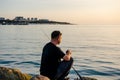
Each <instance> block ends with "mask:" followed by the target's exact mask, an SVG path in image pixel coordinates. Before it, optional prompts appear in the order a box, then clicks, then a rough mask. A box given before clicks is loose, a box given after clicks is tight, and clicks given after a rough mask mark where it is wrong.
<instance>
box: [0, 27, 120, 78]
mask: <svg viewBox="0 0 120 80" xmlns="http://www.w3.org/2000/svg"><path fill="white" fill-rule="evenodd" d="M53 30H60V31H61V32H62V33H63V40H62V43H61V44H60V45H59V46H60V47H61V49H62V50H63V51H64V52H65V51H66V49H71V50H72V56H73V58H74V68H75V69H76V70H77V71H78V72H79V74H80V75H81V76H88V77H94V78H97V79H98V80H120V26H119V25H107V26H106V25H105V26H104V25H18V26H17V25H4V26H3V25H0V66H5V67H11V68H17V69H20V70H21V71H22V72H24V73H28V74H39V66H40V60H41V53H42V48H43V46H44V45H45V44H46V43H47V42H49V41H50V40H49V38H50V34H51V32H52V31H53ZM70 76H72V77H75V76H76V75H75V72H74V70H73V69H71V72H70Z"/></svg>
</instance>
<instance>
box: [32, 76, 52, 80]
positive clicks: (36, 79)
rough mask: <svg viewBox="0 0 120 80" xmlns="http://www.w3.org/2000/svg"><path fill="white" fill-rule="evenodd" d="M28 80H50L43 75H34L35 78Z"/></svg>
mask: <svg viewBox="0 0 120 80" xmlns="http://www.w3.org/2000/svg"><path fill="white" fill-rule="evenodd" d="M30 80H50V79H49V78H48V77H46V76H43V75H36V76H34V77H32V78H31V79H30Z"/></svg>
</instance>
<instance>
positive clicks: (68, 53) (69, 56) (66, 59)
mask: <svg viewBox="0 0 120 80" xmlns="http://www.w3.org/2000/svg"><path fill="white" fill-rule="evenodd" d="M70 58H71V51H70V50H67V51H66V54H65V56H64V57H63V60H65V61H69V60H70Z"/></svg>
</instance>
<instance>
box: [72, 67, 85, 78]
mask: <svg viewBox="0 0 120 80" xmlns="http://www.w3.org/2000/svg"><path fill="white" fill-rule="evenodd" d="M72 68H73V70H74V71H75V72H76V74H77V75H78V76H79V78H80V80H83V79H82V77H81V76H80V74H79V73H78V72H77V70H76V69H75V68H74V67H73V66H72Z"/></svg>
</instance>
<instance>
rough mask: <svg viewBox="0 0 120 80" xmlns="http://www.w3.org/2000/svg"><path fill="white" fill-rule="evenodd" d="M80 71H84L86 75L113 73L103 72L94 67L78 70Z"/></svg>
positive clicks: (108, 74)
mask: <svg viewBox="0 0 120 80" xmlns="http://www.w3.org/2000/svg"><path fill="white" fill-rule="evenodd" d="M78 72H79V73H82V74H84V75H102V76H111V75H112V74H110V73H107V72H101V71H96V70H93V69H85V70H81V71H78Z"/></svg>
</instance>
